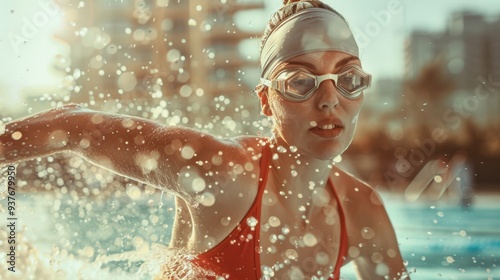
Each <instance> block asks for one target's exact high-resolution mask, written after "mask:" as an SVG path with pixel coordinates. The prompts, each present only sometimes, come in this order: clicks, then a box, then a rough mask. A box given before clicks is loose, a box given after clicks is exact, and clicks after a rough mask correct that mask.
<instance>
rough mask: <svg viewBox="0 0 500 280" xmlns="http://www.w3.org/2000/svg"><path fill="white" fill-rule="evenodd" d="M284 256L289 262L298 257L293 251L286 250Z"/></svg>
mask: <svg viewBox="0 0 500 280" xmlns="http://www.w3.org/2000/svg"><path fill="white" fill-rule="evenodd" d="M285 256H286V257H287V258H288V259H290V260H296V259H297V258H298V257H299V254H298V253H297V251H295V250H294V249H288V250H286V252H285Z"/></svg>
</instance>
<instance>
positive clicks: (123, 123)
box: [0, 105, 244, 188]
mask: <svg viewBox="0 0 500 280" xmlns="http://www.w3.org/2000/svg"><path fill="white" fill-rule="evenodd" d="M243 150H244V149H242V148H241V147H240V145H239V144H238V143H236V142H229V141H228V142H224V141H222V140H219V139H216V138H214V137H212V136H210V135H206V134H203V133H201V132H198V131H194V130H191V129H187V128H181V127H167V126H165V125H161V124H158V123H156V122H153V121H150V120H146V119H142V118H137V117H131V116H123V115H115V114H107V113H102V112H96V111H92V110H89V109H86V108H83V107H81V106H78V105H65V106H63V107H60V108H55V109H51V110H48V111H45V112H42V113H39V114H37V115H33V116H29V117H26V118H24V119H20V120H17V121H13V122H11V123H8V124H7V125H6V130H5V133H3V134H2V135H0V164H1V163H12V162H17V161H23V160H27V159H31V158H37V157H43V156H46V155H49V154H53V153H57V152H63V151H72V152H75V153H77V154H78V155H81V156H83V157H84V158H86V159H87V160H89V161H91V162H92V163H94V164H96V165H99V166H101V167H104V168H107V169H109V170H112V171H114V172H116V173H118V174H121V175H124V176H127V177H130V178H133V179H136V180H138V181H141V182H144V183H147V184H152V185H156V186H166V187H170V188H174V187H175V185H176V183H175V178H177V175H178V174H179V172H180V171H181V169H182V168H184V167H188V168H192V170H196V169H197V168H198V169H202V167H204V165H205V164H209V163H211V162H212V161H213V157H214V155H215V156H219V157H220V160H219V158H217V161H224V160H226V159H227V158H228V157H231V160H232V161H233V162H234V161H238V158H241V157H242V156H243V155H242V151H243ZM220 151H224V153H223V154H222V153H221V155H219V152H220ZM228 161H229V160H228ZM228 161H227V162H228ZM205 167H206V166H205ZM221 167H222V166H221ZM172 180H173V181H172Z"/></svg>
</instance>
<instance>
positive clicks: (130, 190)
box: [127, 185, 141, 200]
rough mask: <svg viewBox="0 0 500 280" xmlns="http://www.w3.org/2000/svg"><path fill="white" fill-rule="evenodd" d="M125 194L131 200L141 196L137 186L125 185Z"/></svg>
mask: <svg viewBox="0 0 500 280" xmlns="http://www.w3.org/2000/svg"><path fill="white" fill-rule="evenodd" d="M127 195H128V196H129V197H130V198H131V199H132V200H137V199H139V198H140V197H141V189H140V188H139V187H137V186H133V185H130V186H128V187H127Z"/></svg>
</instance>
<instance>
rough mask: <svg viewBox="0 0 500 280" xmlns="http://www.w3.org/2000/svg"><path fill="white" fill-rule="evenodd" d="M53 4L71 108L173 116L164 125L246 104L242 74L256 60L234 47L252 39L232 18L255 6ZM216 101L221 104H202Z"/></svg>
mask: <svg viewBox="0 0 500 280" xmlns="http://www.w3.org/2000/svg"><path fill="white" fill-rule="evenodd" d="M57 1H58V2H59V4H60V5H61V7H62V9H63V10H64V11H65V12H64V13H65V16H66V21H67V23H68V25H67V26H66V27H65V28H64V29H61V30H60V31H59V32H58V34H57V35H56V36H57V37H58V38H59V39H61V40H62V41H64V42H65V43H66V44H67V45H68V46H69V49H70V51H69V57H68V58H67V61H68V66H67V67H64V68H63V69H62V70H63V71H65V72H66V73H67V75H68V79H69V80H72V84H71V85H70V90H71V97H70V101H71V102H77V103H87V104H88V105H89V106H90V107H96V108H98V109H100V110H107V111H111V112H118V111H119V112H122V113H128V114H134V115H140V116H143V117H148V118H161V117H162V115H163V117H164V118H165V119H167V118H168V116H171V117H172V118H174V116H175V120H174V121H172V120H171V122H170V123H171V124H186V123H187V122H189V123H190V124H198V123H203V121H206V119H210V118H213V117H214V115H216V114H217V112H214V110H215V111H217V110H219V109H221V107H222V110H220V111H223V109H224V108H223V107H224V106H223V105H227V103H228V102H227V101H228V100H229V99H233V98H234V99H237V100H234V101H236V102H233V103H235V104H236V103H238V104H242V105H245V102H246V103H249V102H248V98H247V97H248V94H249V93H250V92H251V90H252V89H253V86H254V85H251V84H250V83H249V82H248V80H247V79H245V76H244V75H245V73H246V72H247V71H251V69H256V68H257V67H258V62H257V60H256V58H257V57H253V58H252V57H246V56H243V55H242V54H241V52H240V51H239V45H240V44H241V43H242V42H243V41H245V40H249V39H250V38H256V37H257V35H258V34H257V33H253V32H249V31H244V30H242V29H241V28H240V27H239V26H237V25H236V24H235V18H236V17H237V16H238V13H239V12H242V11H248V10H262V12H264V10H263V8H264V3H263V1H261V0H253V1H252V0H247V1H236V0H221V1H202V0H189V1H188V0H183V1H169V0H123V1H88V2H83V1H76V0H57ZM255 45H256V46H257V45H258V43H257V42H256V43H255ZM218 96H225V97H226V98H220V99H223V101H225V102H226V104H224V102H223V104H222V105H217V104H212V105H209V104H210V103H211V102H212V103H213V102H214V100H216V101H220V100H219V99H217V97H218ZM254 101H255V100H254ZM256 105H258V102H252V103H250V104H248V105H247V106H246V107H252V106H253V107H255V106H256ZM217 106H218V107H217ZM167 115H168V116H167ZM246 115H248V114H246ZM184 117H185V118H184ZM167 122H169V121H167Z"/></svg>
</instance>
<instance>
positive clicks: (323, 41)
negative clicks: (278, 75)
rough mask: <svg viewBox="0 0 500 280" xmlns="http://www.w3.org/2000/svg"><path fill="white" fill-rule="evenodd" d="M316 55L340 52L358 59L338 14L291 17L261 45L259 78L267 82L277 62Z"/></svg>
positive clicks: (311, 13) (315, 12)
mask: <svg viewBox="0 0 500 280" xmlns="http://www.w3.org/2000/svg"><path fill="white" fill-rule="evenodd" d="M318 51H340V52H344V53H347V54H350V55H353V56H355V57H359V50H358V45H357V44H356V41H355V40H354V36H353V35H352V32H351V29H350V28H349V26H348V25H347V23H346V22H345V20H344V19H343V18H342V17H341V16H340V15H339V14H337V13H334V12H332V11H329V10H325V9H321V8H310V9H305V10H302V11H300V12H298V13H296V14H293V15H292V16H290V17H288V18H286V19H285V20H284V21H283V22H281V23H280V24H279V25H278V26H277V27H276V29H274V30H273V31H272V32H271V34H270V35H269V37H268V38H267V40H266V42H265V43H264V46H263V48H262V52H261V55H260V66H261V77H262V78H268V76H269V74H270V73H271V71H272V70H273V69H274V68H275V67H276V66H277V65H278V63H279V62H282V61H286V60H288V59H291V58H293V57H296V56H298V55H302V54H306V53H311V52H318Z"/></svg>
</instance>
